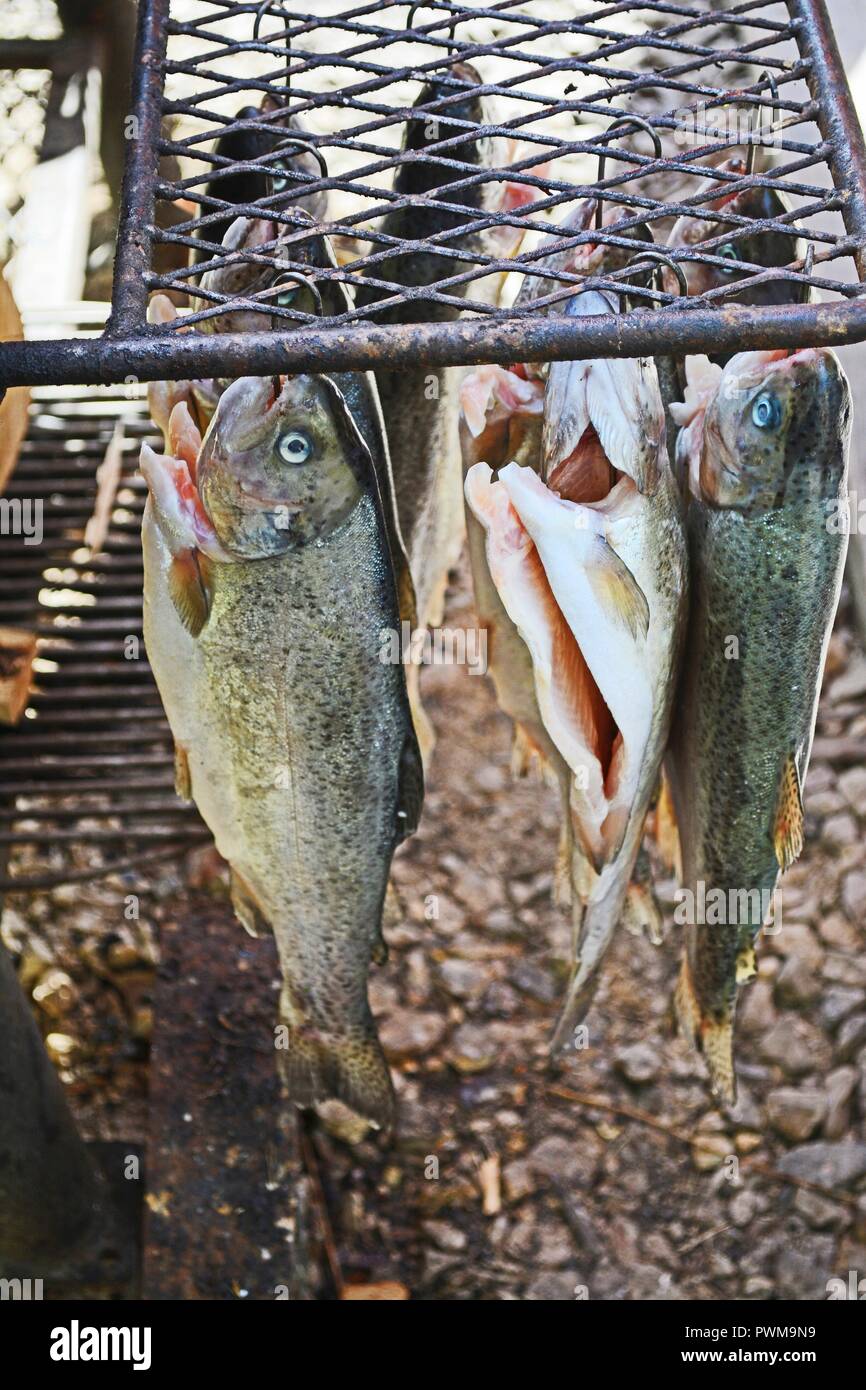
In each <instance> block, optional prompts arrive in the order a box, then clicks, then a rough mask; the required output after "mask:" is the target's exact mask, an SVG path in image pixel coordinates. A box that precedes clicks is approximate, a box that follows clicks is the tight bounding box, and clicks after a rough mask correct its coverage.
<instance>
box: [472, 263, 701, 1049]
mask: <svg viewBox="0 0 866 1390" xmlns="http://www.w3.org/2000/svg"><path fill="white" fill-rule="evenodd" d="M612 312H616V304H615V302H614V300H613V299H612V298H611V297H609V296H607V295H605V294H602V293H600V292H598V291H586V292H584V293H582V294H578V295H575V296H574V297H573V298H572V299H571V300H569V302H568V305H567V308H566V313H567V314H569V315H575V316H583V315H592V314H598V313H612ZM487 370H490V369H487ZM503 385H504V383H502V382H499V383H498V387H497V390H498V394H499V397H500V399H501V396H502V387H503ZM522 408H523V410H524V413H526V407H525V405H523V407H522ZM543 418H544V429H543V439H542V462H541V474H542V476H541V477H539V476H538V473H537V472H536V471H535V470H534V469H533V468H531V467H521V466H520V465H519V464H517V463H514V462H512V463H509V464H507V465H506V466H505V467H504V468H500V470H499V474H498V479H497V480H494V478H493V475H492V470H491V469H490V467H489V466H488V465H487V464H486V462H477V463H475V464H474V465H473V466H472V467H470V469H469V472H468V474H467V477H466V498H467V502H468V505H469V507H470V508H471V510H472V512H473V514H474V517H475V519H476V520H477V522H478V523H479V525H480V526H481V528H483V533H484V564H485V569H484V571H483V572H482V574H484V573H486V574H487V575H488V576H489V582H490V584H491V585H492V587H493V588H494V589H495V591H496V595H497V598H498V601H499V603H500V604H501V608H502V610H504V612H505V614H506V615H507V618H508V619H509V622H510V624H511V625H513V629H515V630H516V632H517V633H518V634H519V638H520V639H521V640H522V643H523V645H524V646H525V648H526V651H527V653H528V658H529V660H528V664H527V660H526V658H525V657H521V665H520V667H515V669H514V671H513V672H511V673H509V674H508V675H506V676H505V678H504V680H505V682H510V684H505V687H504V688H505V690H506V697H507V700H508V704H507V706H506V707H507V708H508V709H509V712H510V713H512V715H513V717H514V718H515V719H518V720H520V721H521V723H522V725H523V734H524V738H525V739H526V741H527V742H528V743H529V745H530V746H532V747H533V748H534V750H535V751H537V752H538V753H539V754H540V756H541V757H542V759H543V760H544V761H545V762H546V763H547V764H548V765H549V766H550V767H552V770H553V772H554V775H555V777H556V779H557V781H558V782H559V784H560V787H561V788H562V790H563V804H564V836H563V844H562V846H561V854H563V853H564V855H565V875H564V876H565V877H567V879H568V881H569V883H570V888H571V900H572V917H573V925H574V931H575V966H574V973H573V976H572V980H571V983H570V986H569V990H568V995H567V999H566V1003H565V1006H564V1008H563V1011H562V1014H561V1016H560V1019H559V1022H558V1024H557V1028H556V1031H555V1033H554V1036H553V1039H552V1048H553V1050H554V1051H559V1050H561V1049H563V1048H564V1047H566V1046H568V1044H569V1042H570V1040H571V1038H572V1036H573V1032H574V1028H575V1026H576V1024H577V1023H579V1022H580V1020H581V1018H582V1017H583V1016H584V1014H585V1012H586V1010H587V1008H588V1006H589V1004H590V1002H591V999H592V995H593V992H594V988H595V984H596V980H597V972H598V969H599V966H600V963H601V960H602V957H603V954H604V952H605V950H606V948H607V945H608V943H609V941H610V938H611V936H612V934H613V932H614V930H615V928H616V926H617V923H618V922H619V921H620V919H621V917H622V916H623V913H624V909H625V902H626V895H627V892H628V888H629V884H630V881H631V877H632V871H633V869H634V865H635V861H636V858H637V855H638V851H639V848H640V843H641V838H642V834H643V827H644V821H645V819H646V814H647V811H648V809H649V804H650V799H651V797H652V794H653V792H654V790H655V787H656V784H657V781H658V776H659V770H660V765H661V759H662V755H663V752H664V748H665V745H666V742H667V737H668V731H669V724H670V716H671V709H672V702H673V692H674V689H675V684H676V676H677V664H678V658H679V652H680V646H681V637H682V632H683V627H684V613H685V603H686V590H687V572H686V556H685V540H684V535H683V527H682V515H681V506H680V502H679V498H678V494H677V489H676V486H675V483H674V479H673V474H672V471H671V467H670V464H669V461H668V456H667V448H666V443H665V429H664V413H663V408H662V402H661V395H660V392H659V386H658V378H657V375H656V371H655V367H654V365H653V363H652V362H651V361H649V360H644V359H639V360H638V359H621V360H611V361H607V360H599V361H590V362H563V363H552V364H551V366H550V370H549V375H548V381H547V387H546V391H545V396H544V402H543ZM488 428H489V427H488ZM530 433H531V431H530ZM482 437H483V436H481V435H479V436H477V437H476V442H477V439H480V438H482ZM482 592H484V590H482ZM492 617H493V624H494V627H493V633H492V635H489V636H488V653H490V651H491V648H492V650H493V653H494V658H493V659H494V662H495V663H497V665H496V669H497V673H498V671H499V670H500V669H501V666H500V665H499V658H498V646H499V644H500V637H499V632H500V630H501V627H502V626H503V625H502V623H501V614H499V613H494V614H493V615H492ZM505 631H506V632H507V633H508V639H509V643H510V645H508V646H507V647H506V648H505V651H504V652H503V653H502V655H503V658H504V659H509V658H510V655H511V650H512V646H513V645H514V642H515V639H514V637H513V633H512V632H511V629H510V627H506V628H505ZM527 671H531V677H532V690H531V694H530V688H529V687H528V685H527V680H526V674H525V673H526V672H527ZM497 688H499V685H498V682H497ZM533 697H534V698H533ZM519 699H521V700H522V701H523V706H524V709H523V711H521V709H520V707H519ZM539 727H540V729H541V730H542V731H543V734H542V737H539V736H538V733H537V730H538V729H539ZM551 743H552V744H553V746H554V748H555V750H556V757H555V758H553V759H551V758H550V757H549V756H548V754H547V749H548V746H549V744H551Z"/></svg>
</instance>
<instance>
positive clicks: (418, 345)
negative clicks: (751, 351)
mask: <svg viewBox="0 0 866 1390" xmlns="http://www.w3.org/2000/svg"><path fill="white" fill-rule="evenodd" d="M140 15H141V20H140V34H139V54H138V61H137V65H136V70H135V88H136V91H135V101H134V113H133V120H132V127H131V131H130V133H131V138H130V141H129V145H130V153H129V157H128V161H127V176H126V181H125V185H124V199H123V207H122V210H121V223H120V230H119V240H118V256H117V266H116V277H115V294H114V306H113V314H112V318H111V321H110V324H109V329H108V333H107V336H106V339H105V340H104V341H103V342H102V343H101V344H100V345H99V347H98V349H95V350H93V351H92V352H91V353H90V354H88V355H85V354H83V353H82V352H81V350H78V351H75V350H73V349H72V348H71V346H70V345H69V344H66V345H65V346H64V347H63V348H57V347H55V348H53V349H51V348H49V347H48V346H47V345H36V346H34V347H33V348H31V349H26V348H25V349H15V350H13V351H10V352H9V353H8V357H9V364H10V365H9V373H10V375H9V379H10V380H17V379H22V380H23V379H24V377H25V375H26V372H25V364H27V369H28V370H29V371H30V373H31V375H32V374H33V373H35V377H33V379H38V380H49V379H58V378H56V377H51V376H50V372H52V371H54V372H56V371H57V370H59V367H58V366H57V365H55V364H56V363H58V362H59V359H60V357H64V362H65V367H66V372H67V375H66V379H67V380H75V381H85V380H92V379H99V380H117V379H121V377H122V376H123V375H125V374H126V373H128V372H134V373H135V374H137V375H139V376H140V377H142V378H153V377H159V376H161V375H162V376H175V377H177V376H182V375H186V374H190V375H202V376H206V375H233V374H236V372H238V371H252V372H266V371H271V370H279V369H282V370H303V369H309V370H313V369H322V367H323V366H325V367H330V368H333V369H341V368H346V367H361V366H374V365H376V364H378V363H381V362H383V361H385V362H388V363H390V364H395V365H399V364H407V363H410V362H417V361H418V360H419V357H420V358H421V359H423V360H426V361H430V362H437V363H447V362H453V363H460V362H470V361H484V360H490V361H497V360H498V361H508V360H514V358H519V357H521V356H523V357H524V358H527V359H529V358H532V357H536V358H539V357H541V358H550V357H556V356H560V357H562V356H571V355H575V356H579V355H589V354H590V353H596V352H603V353H619V354H637V353H643V352H649V351H652V349H653V346H654V344H657V343H658V341H659V340H660V339H662V340H664V341H665V342H666V343H667V344H668V345H669V346H670V347H671V348H672V349H674V350H679V351H702V350H705V351H712V350H714V349H721V348H722V347H733V346H744V347H751V346H761V345H762V346H792V345H805V344H807V343H817V342H843V341H852V340H854V339H856V338H860V337H863V336H866V301H864V300H862V299H859V298H857V296H859V295H860V294H861V293H862V290H863V283H862V281H863V278H864V275H866V259H864V248H866V201H864V197H866V147H864V142H863V137H862V133H861V131H860V128H859V125H858V123H857V119H856V114H855V112H854V107H853V103H852V101H851V98H850V93H849V91H848V88H847V84H846V81H845V77H844V73H843V72H842V69H841V64H840V61H839V55H838V50H837V49H836V45H835V40H834V39H833V36H832V32H831V30H830V26H829V21H828V20H827V15H826V10H825V8H824V4H823V0H786V3H772V2H770V3H768V2H767V0H727V3H725V0H692V3H686V2H685V0H677V2H676V3H674V0H646V2H645V3H642V4H640V3H633V0H619V3H615V2H611V0H608V2H607V3H605V0H531V3H528V0H496V3H493V4H484V3H481V2H479V3H475V4H472V5H464V4H457V3H451V0H431V3H429V4H427V5H424V6H419V5H415V6H412V7H409V6H407V5H405V4H402V5H400V4H388V3H383V0H375V3H367V4H362V5H357V6H354V7H351V6H349V7H346V6H345V5H344V6H341V5H340V4H339V3H338V2H337V0H319V3H318V4H316V6H315V8H314V9H313V10H307V11H304V10H302V9H300V8H295V7H294V6H291V5H283V4H281V3H278V0H272V3H267V0H266V2H265V3H258V0H247V3H233V0H142V3H141V7H140ZM255 108H257V109H255ZM636 121H637V122H639V124H636ZM298 140H301V142H302V145H301V146H299V145H298V144H297V141H298ZM598 192H600V193H601V194H602V195H603V200H604V209H603V211H604V217H605V221H604V223H603V224H602V225H601V227H600V228H598V227H597V226H596V225H595V220H594V219H592V220H590V221H589V222H588V223H586V224H582V225H576V224H575V222H574V221H573V220H572V221H571V222H569V220H568V219H569V218H570V217H572V216H573V214H574V212H575V209H576V207H577V205H578V203H579V202H580V201H581V200H582V199H585V198H588V197H591V196H593V195H594V194H596V193H598ZM238 214H241V215H245V216H248V217H255V218H257V219H258V220H259V228H260V229H262V228H264V230H261V231H260V235H259V236H258V238H257V241H256V244H255V245H252V244H250V243H248V242H247V243H244V244H241V245H235V246H232V247H228V248H227V247H224V246H223V244H222V238H223V235H224V232H225V229H226V227H227V226H228V225H229V224H230V223H231V221H232V219H233V218H234V217H235V216H236V215H238ZM311 217H312V222H311ZM616 219H619V220H618V221H616ZM612 223H615V225H612ZM646 229H649V230H646ZM672 231H673V234H674V238H675V244H674V245H673V246H671V245H670V244H669V238H670V236H671V233H672ZM551 232H553V233H554V236H555V238H556V242H555V245H554V246H553V248H552V247H551V244H550V243H549V242H548V243H547V244H544V242H543V239H544V237H545V235H549V234H550V233H551ZM322 234H325V235H326V237H327V245H328V246H329V247H331V248H333V250H334V251H335V252H336V259H332V258H331V257H330V254H329V252H323V250H322V248H323V246H324V243H323V241H322ZM636 234H637V235H638V236H641V237H643V238H644V239H647V238H649V237H650V236H651V237H652V238H653V239H654V241H655V243H656V246H657V247H658V248H659V249H663V250H664V251H665V253H666V254H667V255H668V256H670V257H671V258H672V259H673V260H674V261H675V262H676V263H677V264H678V266H679V267H680V269H681V271H682V272H683V273H684V275H685V282H684V285H681V284H679V283H678V278H679V279H680V280H681V279H682V276H680V277H677V276H676V275H674V274H673V273H672V272H671V271H670V270H668V271H665V272H664V273H662V274H661V275H656V276H655V277H653V278H652V279H650V278H649V277H648V276H647V274H646V273H643V274H641V275H636V273H635V268H634V266H633V265H628V264H622V262H623V261H625V259H626V252H628V251H632V250H633V249H634V237H635V235H636ZM599 244H604V245H608V246H612V247H616V248H618V249H619V252H620V253H621V254H620V255H619V256H618V258H615V261H617V263H615V264H614V265H613V266H611V265H607V266H605V268H604V269H605V274H604V275H603V276H602V275H600V274H590V278H589V280H587V279H586V278H585V274H584V272H585V270H586V260H587V257H588V254H589V250H590V248H592V247H593V246H597V245H599ZM552 249H553V250H558V251H559V252H560V253H561V254H560V256H559V262H558V265H557V266H556V267H552V266H551V265H550V264H549V262H548V260H547V258H548V257H549V256H550V253H551V250H552ZM203 261H206V262H207V269H208V271H209V272H210V273H209V274H207V275H204V274H203ZM275 262H276V263H277V264H278V266H279V268H280V269H282V270H284V271H286V272H288V280H287V281H285V282H284V283H283V284H282V286H274V284H273V280H274V269H275ZM644 271H645V265H644ZM299 274H300V275H304V276H305V277H306V278H307V280H308V281H312V282H313V286H314V290H313V292H312V293H310V294H305V292H304V288H303V286H302V285H299V284H298V282H297V281H294V282H293V285H292V287H291V288H290V289H287V288H286V284H287V283H288V281H291V277H292V276H297V275H299ZM577 283H581V284H584V285H595V286H602V285H607V286H609V287H614V286H616V287H618V288H619V289H622V288H623V286H624V285H628V286H630V287H631V289H630V295H629V299H628V301H627V302H628V304H630V306H631V310H632V312H630V313H627V314H625V315H624V316H622V317H621V319H620V321H619V322H617V323H616V324H611V323H595V324H592V323H590V324H589V325H588V324H587V322H586V321H584V322H583V323H582V324H580V325H575V324H571V323H569V322H568V321H567V320H566V319H565V317H564V316H563V315H562V314H558V313H557V312H556V308H557V305H558V304H559V303H560V302H561V301H562V299H563V298H567V297H568V295H569V294H570V293H572V292H573V287H574V285H575V284H577ZM521 286H522V287H523V293H522V294H521V295H520V297H519V298H517V295H518V291H519V290H520V289H521ZM683 287H685V288H687V289H688V290H689V292H690V294H689V297H688V298H683V297H682V295H681V293H680V291H681V289H682V288H683ZM156 290H162V291H165V292H168V293H170V294H171V295H172V297H173V298H174V300H175V302H176V303H177V304H178V305H179V307H181V309H183V310H185V311H187V312H184V313H183V314H182V315H181V320H180V323H178V322H175V324H174V325H173V326H172V325H162V326H161V327H159V328H157V327H151V328H148V327H147V325H146V322H145V315H146V307H147V301H148V298H149V296H150V295H151V293H152V292H153V291H156ZM277 291H279V292H277ZM515 299H517V302H516V303H515ZM810 300H811V301H812V302H809V301H810ZM827 300H830V301H832V302H830V303H827V302H819V301H827ZM732 302H734V303H736V304H737V307H738V310H739V313H738V315H737V316H736V319H734V318H733V317H732V316H731V315H729V314H727V313H726V312H725V310H726V309H727V308H728V307H729V305H730V304H731V303H732ZM647 308H653V310H654V312H653V313H652V314H651V315H647V314H645V313H642V312H640V311H641V310H642V309H647ZM244 312H245V313H246V321H244V320H242V318H241V314H242V313H244ZM251 313H252V314H253V319H252V321H250V314H251ZM178 327H181V328H192V329H195V330H196V331H194V332H178V331H177V329H178ZM241 328H242V329H243V330H244V333H243V337H241V336H240V333H239V330H240V329H241ZM214 329H216V330H219V331H218V332H216V333H215V332H214V331H213V330H214ZM249 329H252V330H253V331H252V332H249V331H246V330H249ZM37 349H41V351H39V350H37ZM123 367H125V369H126V372H124V371H123V370H122V369H123ZM16 373H17V374H16ZM88 373H89V375H88Z"/></svg>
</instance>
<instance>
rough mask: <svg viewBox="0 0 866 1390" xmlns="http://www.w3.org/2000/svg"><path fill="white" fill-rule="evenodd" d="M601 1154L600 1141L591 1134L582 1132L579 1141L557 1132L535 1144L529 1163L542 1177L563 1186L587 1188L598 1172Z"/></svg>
mask: <svg viewBox="0 0 866 1390" xmlns="http://www.w3.org/2000/svg"><path fill="white" fill-rule="evenodd" d="M601 1153H602V1147H601V1140H595V1139H594V1136H592V1135H589V1134H582V1135H581V1138H580V1142H579V1143H578V1142H577V1141H576V1140H573V1139H566V1138H565V1137H564V1136H563V1135H560V1134H550V1135H548V1137H547V1138H546V1139H542V1140H541V1143H540V1144H536V1146H535V1148H534V1149H533V1150H532V1152H531V1153H530V1154H529V1157H528V1162H529V1164H530V1167H531V1168H532V1170H533V1172H535V1173H540V1174H542V1176H543V1177H546V1178H550V1179H552V1180H553V1181H555V1182H560V1183H564V1184H565V1185H566V1186H568V1185H569V1184H571V1183H574V1184H575V1185H576V1186H578V1187H588V1186H589V1184H590V1183H591V1181H592V1179H593V1178H594V1176H595V1174H596V1172H597V1171H598V1166H599V1162H600V1159H601Z"/></svg>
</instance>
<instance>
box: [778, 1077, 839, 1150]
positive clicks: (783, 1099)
mask: <svg viewBox="0 0 866 1390" xmlns="http://www.w3.org/2000/svg"><path fill="white" fill-rule="evenodd" d="M826 1114H827V1098H826V1096H825V1095H824V1094H823V1092H822V1091H819V1090H817V1089H816V1088H813V1087H808V1086H779V1087H777V1088H776V1090H774V1091H770V1093H769V1095H768V1096H767V1117H768V1119H769V1121H770V1124H771V1125H772V1126H773V1129H774V1130H775V1131H776V1133H777V1134H781V1135H782V1138H783V1139H789V1140H790V1141H791V1143H793V1144H802V1143H803V1141H804V1140H806V1139H811V1137H812V1135H813V1134H814V1133H815V1132H816V1130H817V1129H818V1128H819V1127H820V1125H821V1123H822V1121H823V1119H824V1117H825V1115H826Z"/></svg>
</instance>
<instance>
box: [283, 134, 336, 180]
mask: <svg viewBox="0 0 866 1390" xmlns="http://www.w3.org/2000/svg"><path fill="white" fill-rule="evenodd" d="M286 149H295V150H306V152H307V154H309V155H312V157H313V159H314V160H315V161H316V163H317V164H318V166H319V173H320V174H321V176H322V178H323V179H326V178H327V177H328V166H327V164H326V162H325V156H324V155H323V154H322V151H321V150H317V149H316V147H315V145H311V144H310V142H309V140H299V139H296V138H295V136H294V135H287V136H286V137H285V138H284V139H282V140H280V141H278V143H277V144H276V145H275V146H274V148H273V153H274V154H279V152H280V151H281V150H286ZM275 167H276V168H277V169H281V168H282V167H283V166H282V165H281V164H280V163H279V162H278V163H277V164H276V166H275ZM308 177H309V178H314V177H315V176H314V175H313V174H310V175H309V176H308ZM269 179H270V185H271V194H274V193H282V191H283V189H284V188H286V187H288V184H289V182H290V180H289V179H288V178H278V177H277V176H276V175H275V174H274V173H271V174H269Z"/></svg>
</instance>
